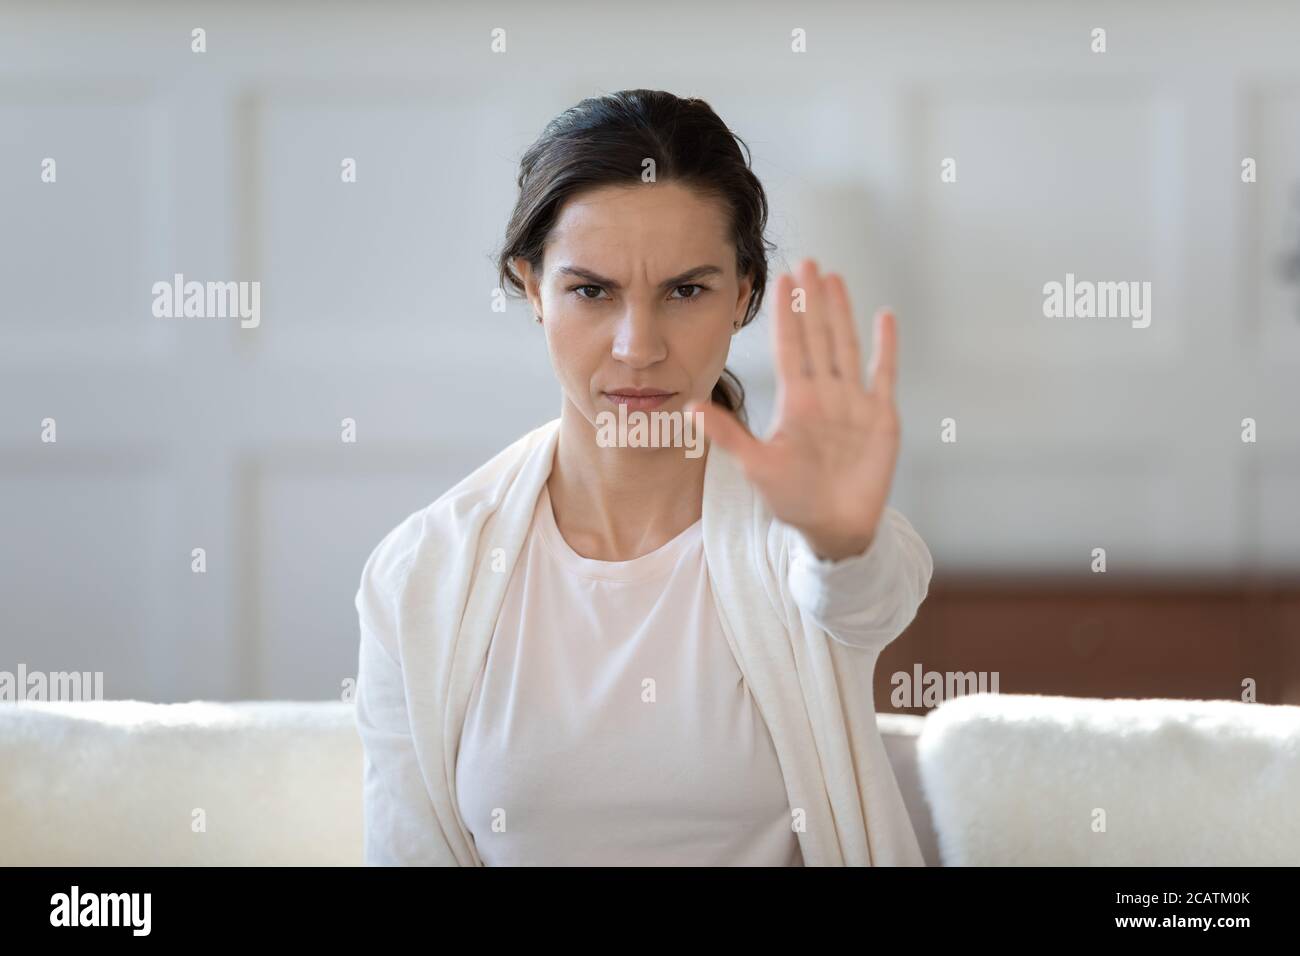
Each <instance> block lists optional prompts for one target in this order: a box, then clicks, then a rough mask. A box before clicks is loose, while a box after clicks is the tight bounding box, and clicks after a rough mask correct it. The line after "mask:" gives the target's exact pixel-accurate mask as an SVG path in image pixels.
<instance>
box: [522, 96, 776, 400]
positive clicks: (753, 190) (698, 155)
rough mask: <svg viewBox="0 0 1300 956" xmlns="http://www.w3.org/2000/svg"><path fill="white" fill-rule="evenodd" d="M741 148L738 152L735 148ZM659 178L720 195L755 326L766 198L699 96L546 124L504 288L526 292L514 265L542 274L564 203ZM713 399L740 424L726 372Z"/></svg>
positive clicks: (617, 101)
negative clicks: (650, 169)
mask: <svg viewBox="0 0 1300 956" xmlns="http://www.w3.org/2000/svg"><path fill="white" fill-rule="evenodd" d="M742 146H743V147H744V149H745V153H744V154H743V155H742V154H741V151H740V147H742ZM646 158H651V159H653V160H654V163H655V180H656V181H657V182H669V181H672V182H677V183H680V184H681V185H683V186H687V187H689V188H692V189H694V190H696V191H697V192H699V193H701V194H703V195H706V196H712V197H715V198H717V199H720V200H721V201H722V203H723V205H724V207H725V208H726V209H727V210H728V213H729V219H730V222H729V226H730V231H731V238H732V242H733V243H734V245H735V247H736V271H737V274H738V275H739V276H741V277H742V278H743V277H745V276H751V277H752V279H753V286H752V288H751V289H750V293H749V306H748V308H747V309H746V310H745V317H744V319H743V320H742V321H741V326H742V328H743V327H744V326H746V325H748V324H749V323H750V322H752V321H753V320H754V317H755V316H757V315H758V310H759V307H760V306H761V305H762V303H763V292H764V290H765V289H766V287H767V255H768V253H769V252H770V251H772V250H773V249H775V246H774V245H773V244H772V243H770V242H768V241H767V239H766V238H765V237H764V235H763V233H764V230H765V229H766V228H767V209H768V207H767V195H766V194H765V193H764V192H763V186H762V184H761V183H759V181H758V178H757V177H756V176H755V175H754V173H753V171H752V170H751V169H750V154H749V147H748V146H747V145H746V144H745V142H744V140H742V139H741V138H740V137H739V136H737V135H736V134H734V133H732V132H731V130H730V129H728V128H727V125H726V124H725V123H723V122H722V120H721V119H720V118H719V117H718V114H717V113H715V112H713V108H712V107H710V106H709V104H708V103H706V102H704V100H701V99H696V98H693V97H692V98H686V99H683V98H680V97H677V96H674V95H673V94H672V93H665V92H662V91H660V90H621V91H619V92H617V93H608V94H606V95H604V96H599V97H589V98H587V99H584V100H583V101H582V102H580V103H578V104H577V105H576V106H572V107H570V108H569V109H567V110H565V111H564V112H563V113H561V114H560V115H559V116H557V117H555V118H554V119H553V120H551V121H550V122H549V123H548V124H547V125H546V128H545V129H544V130H543V131H542V135H541V136H539V137H538V139H537V141H536V142H535V143H533V144H532V145H531V146H529V147H528V149H527V150H526V151H525V152H524V155H523V158H522V159H521V160H520V162H519V180H518V182H519V198H518V200H517V201H516V202H515V208H514V211H513V212H512V213H511V215H510V223H509V225H508V226H507V227H506V237H505V244H504V245H503V246H502V248H501V251H500V253H499V254H498V256H497V262H496V265H497V275H498V279H499V281H500V283H501V288H502V289H506V288H513V289H515V290H516V291H517V292H520V293H523V292H524V291H525V287H524V283H523V281H522V280H521V279H520V278H519V276H518V275H517V274H516V273H515V271H514V269H513V267H512V265H511V260H512V259H514V258H515V257H516V256H518V257H520V258H522V259H524V260H525V261H526V262H528V263H529V264H530V265H531V266H532V267H533V269H535V270H540V269H541V265H542V254H543V251H544V249H545V245H546V240H547V236H548V235H549V234H550V231H551V229H552V227H553V226H554V225H555V221H556V219H557V217H558V216H559V214H560V209H561V207H562V206H563V205H564V202H565V201H566V200H567V199H569V198H570V197H572V196H574V195H575V194H577V193H579V192H581V191H584V190H587V189H592V188H595V187H598V186H606V185H613V184H624V185H627V184H634V183H640V182H642V178H641V177H642V170H643V166H642V163H643V161H644V160H645V159H646ZM711 398H712V400H713V401H714V402H715V403H717V404H719V405H721V406H723V407H724V408H726V409H728V410H729V411H731V412H732V413H734V414H735V415H736V417H737V418H739V419H740V420H741V422H744V423H746V424H747V416H746V412H745V388H744V386H743V385H742V384H741V383H740V379H738V378H737V377H736V375H735V373H734V372H732V371H731V370H730V369H725V368H724V369H723V370H722V376H721V377H720V378H719V379H718V383H717V384H716V385H715V386H714V387H713V394H712V396H711Z"/></svg>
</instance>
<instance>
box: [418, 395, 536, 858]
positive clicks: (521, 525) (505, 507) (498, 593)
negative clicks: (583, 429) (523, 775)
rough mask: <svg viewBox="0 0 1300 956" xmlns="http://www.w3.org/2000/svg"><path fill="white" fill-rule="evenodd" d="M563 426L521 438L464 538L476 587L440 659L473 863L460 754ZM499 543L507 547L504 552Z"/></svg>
mask: <svg viewBox="0 0 1300 956" xmlns="http://www.w3.org/2000/svg"><path fill="white" fill-rule="evenodd" d="M559 425H560V420H559V419H558V418H556V419H553V420H551V421H550V422H548V423H547V424H545V425H542V426H541V427H540V428H537V429H535V430H533V431H532V432H530V433H529V434H528V435H527V436H525V438H524V440H523V442H522V443H521V444H522V445H523V447H522V448H521V449H520V450H519V453H518V455H516V456H515V457H514V458H513V459H512V460H510V461H508V462H507V466H508V468H507V471H506V472H505V474H504V475H503V476H502V478H501V480H500V483H499V484H498V485H497V486H496V488H494V489H493V493H492V494H491V496H490V500H489V501H488V502H487V503H486V508H485V509H484V511H485V512H486V513H485V514H483V515H482V516H481V517H480V519H479V525H478V529H477V533H470V534H468V535H466V537H465V538H463V539H462V540H466V541H467V546H466V549H465V551H464V553H463V556H465V557H468V558H469V560H470V561H471V562H472V563H471V564H470V566H469V567H468V568H467V569H466V570H467V573H468V574H469V576H470V577H469V582H468V584H469V593H468V596H467V598H466V600H465V603H464V605H463V614H462V615H460V616H459V617H458V618H457V625H458V626H456V627H453V628H452V630H453V632H454V635H455V640H454V644H453V646H452V649H451V653H450V655H449V656H448V657H446V658H443V660H442V661H441V662H440V663H442V664H444V665H445V666H446V667H447V671H448V672H447V674H446V679H445V680H440V681H439V683H440V684H441V685H442V686H443V687H445V688H446V698H445V705H446V706H445V711H444V717H443V726H442V730H443V733H442V754H441V758H442V766H443V782H442V786H443V787H444V788H445V789H444V790H443V792H444V793H447V794H449V795H450V804H451V815H452V816H454V818H455V821H454V824H455V832H458V833H459V835H460V839H459V844H460V848H459V850H458V851H457V852H456V856H457V857H458V858H460V859H461V860H462V863H464V862H469V863H470V864H471V865H473V866H483V860H482V858H481V857H480V856H479V854H478V851H477V849H476V848H475V845H474V838H473V835H472V834H471V833H470V832H469V829H468V828H467V827H466V826H465V821H464V819H463V818H462V817H461V813H460V805H459V803H458V801H457V800H456V754H457V752H458V750H459V748H460V736H461V730H462V728H463V727H464V724H465V715H466V713H467V712H468V711H469V699H470V696H471V694H472V692H473V689H474V681H475V680H476V679H477V677H478V673H479V671H480V670H481V669H482V667H483V663H484V661H485V660H486V659H487V652H488V646H489V645H490V644H491V642H492V634H493V631H495V630H496V622H497V618H498V617H499V616H500V614H501V606H502V604H503V603H504V601H505V596H506V589H507V586H508V584H509V582H510V575H511V573H512V572H513V570H514V567H515V564H516V563H517V562H518V560H519V555H520V553H521V552H522V550H523V546H524V542H525V539H526V538H527V536H528V528H529V525H530V524H531V523H532V517H533V509H534V508H535V507H536V505H537V497H538V495H540V494H541V491H542V486H543V485H544V484H545V483H546V479H547V477H548V476H549V475H550V473H551V462H552V460H553V457H554V453H555V445H556V441H557V440H558V437H559ZM453 540H455V539H453ZM498 548H500V549H501V551H500V552H499V553H498V552H497V549H498ZM497 569H504V570H497ZM453 573H454V572H453ZM462 593H464V592H463V591H462ZM449 823H450V821H444V830H445V831H447V832H448V837H449V839H450V836H451V827H450V826H449V825H448V824H449Z"/></svg>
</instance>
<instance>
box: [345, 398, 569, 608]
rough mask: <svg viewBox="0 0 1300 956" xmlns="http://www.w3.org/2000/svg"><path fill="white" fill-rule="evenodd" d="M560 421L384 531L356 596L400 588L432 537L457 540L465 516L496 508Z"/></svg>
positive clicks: (377, 594) (501, 453) (391, 592)
mask: <svg viewBox="0 0 1300 956" xmlns="http://www.w3.org/2000/svg"><path fill="white" fill-rule="evenodd" d="M558 423H559V421H558V419H556V420H553V421H551V422H548V423H547V424H545V425H542V426H541V427H539V428H536V429H533V430H532V431H530V432H528V433H526V434H525V435H523V436H522V437H520V438H519V439H517V440H516V441H514V442H512V443H511V444H510V445H509V446H507V447H506V448H504V449H502V450H501V451H499V452H498V453H497V454H495V455H493V456H492V458H490V459H489V460H488V461H486V462H484V463H483V464H482V465H480V466H479V467H478V468H476V469H474V471H472V472H470V473H469V474H468V475H466V476H465V477H464V478H462V479H461V480H460V481H458V482H457V483H456V484H455V485H453V486H452V487H451V488H449V489H447V490H446V491H445V492H443V493H442V494H441V495H439V496H438V497H437V498H436V499H434V501H432V502H431V503H430V504H427V505H425V506H424V507H422V508H420V509H418V510H417V511H413V512H411V513H410V514H409V515H407V516H406V517H405V518H403V519H402V520H401V521H400V522H399V523H398V524H397V525H396V526H395V527H393V528H392V529H391V530H390V531H388V533H387V534H385V535H384V537H383V538H382V539H380V541H379V543H378V544H377V545H376V546H375V547H374V549H373V550H372V551H371V552H370V554H369V556H368V557H367V558H366V561H365V565H364V566H363V568H362V571H361V586H360V589H359V591H358V601H360V600H362V598H363V597H367V596H374V597H382V596H384V595H395V594H397V593H400V591H401V589H402V587H403V585H404V583H405V580H406V577H407V575H408V573H409V571H410V569H411V566H412V564H413V563H414V562H415V559H416V558H417V557H418V555H419V554H420V552H421V550H422V549H423V548H424V547H426V546H427V545H428V543H429V542H430V541H436V540H439V539H445V540H458V538H457V529H458V528H460V527H462V526H463V525H464V523H465V520H466V518H467V517H469V516H472V515H473V514H475V513H476V512H479V511H481V510H483V509H488V510H492V509H495V508H496V507H497V506H498V505H499V504H500V502H501V500H502V499H503V498H504V496H505V494H506V492H507V491H508V490H509V487H510V484H511V483H512V482H513V480H514V478H515V477H516V476H517V475H518V473H519V470H520V468H521V467H522V466H523V463H524V461H526V460H527V458H528V456H529V454H530V453H531V452H533V451H536V450H537V449H538V447H539V445H540V443H542V442H544V441H545V440H546V439H547V438H548V437H549V435H550V432H551V430H553V429H554V428H555V427H557V426H558Z"/></svg>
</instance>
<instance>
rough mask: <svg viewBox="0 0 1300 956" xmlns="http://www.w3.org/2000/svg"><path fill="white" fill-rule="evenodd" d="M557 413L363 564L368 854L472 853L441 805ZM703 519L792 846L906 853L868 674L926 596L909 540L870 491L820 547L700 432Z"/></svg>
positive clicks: (870, 860) (825, 856) (391, 858)
mask: <svg viewBox="0 0 1300 956" xmlns="http://www.w3.org/2000/svg"><path fill="white" fill-rule="evenodd" d="M559 424H560V420H559V419H558V418H557V419H554V420H552V421H550V422H548V423H547V424H545V425H543V426H541V427H540V428H537V429H535V430H533V431H531V432H529V433H528V434H526V435H524V436H523V437H522V438H520V439H519V440H518V441H516V442H515V443H514V444H512V445H510V446H509V447H508V448H506V449H505V450H504V451H502V452H500V453H498V454H497V455H496V456H495V457H493V458H492V459H491V460H490V461H488V462H487V463H486V464H484V465H482V466H481V467H480V468H478V469H477V470H476V471H474V472H473V473H472V474H470V475H469V476H468V477H466V478H465V479H464V480H462V481H461V482H460V483H459V484H457V485H456V486H455V487H454V488H452V489H451V490H449V491H447V492H446V493H445V494H443V495H442V496H441V497H439V498H438V499H437V500H436V501H434V502H433V503H432V504H430V505H429V506H427V507H425V508H423V509H421V510H419V511H416V512H414V513H413V514H411V515H410V516H409V517H407V518H406V519H405V520H403V521H402V522H401V523H400V524H399V525H398V526H397V527H396V528H394V529H393V530H392V531H390V532H389V533H388V534H387V535H386V536H385V537H384V539H383V540H382V541H381V542H380V543H379V544H378V546H376V548H375V549H374V551H373V552H372V553H371V554H370V557H369V558H368V559H367V561H366V564H365V568H364V570H363V571H362V575H361V584H360V587H359V589H358V591H357V595H356V608H357V612H358V615H359V619H360V630H361V642H360V652H359V658H358V671H357V688H356V696H355V705H356V722H357V729H358V732H359V734H360V736H361V741H362V746H363V750H364V771H363V781H362V786H363V807H364V816H365V820H364V826H365V838H364V859H365V862H366V863H367V864H388V865H392V864H407V865H442V866H482V865H483V864H482V860H480V859H479V856H478V854H477V852H476V851H475V847H474V840H473V837H472V836H471V835H470V833H469V831H468V830H466V828H465V826H464V823H463V821H462V820H461V817H460V812H459V808H458V807H457V805H456V799H455V794H456V786H455V766H456V752H457V747H458V745H459V741H460V732H461V727H462V725H463V723H464V719H465V713H466V710H467V708H468V706H469V697H470V692H471V690H472V689H473V684H474V680H475V678H476V677H477V675H478V672H479V670H480V668H481V667H482V665H483V662H484V659H485V655H486V654H487V649H488V645H489V643H490V642H491V639H492V634H493V631H494V629H495V625H496V620H497V615H498V614H499V612H500V609H501V605H502V602H503V600H504V598H505V593H506V585H507V583H508V582H509V579H510V573H511V571H512V569H513V568H514V566H515V562H516V560H517V559H518V557H519V555H520V553H521V550H522V548H523V545H524V541H525V538H526V535H527V531H528V527H529V524H530V521H531V519H532V516H533V509H534V507H535V506H536V503H537V498H538V495H539V494H540V493H541V489H542V486H543V485H544V484H545V482H546V479H547V477H548V476H549V474H550V471H551V463H552V461H553V456H554V452H555V447H556V441H557V438H558V436H559ZM702 520H703V533H704V552H705V560H706V562H707V565H708V569H709V576H710V579H711V584H712V587H713V592H714V596H715V601H716V604H717V607H718V613H719V616H720V618H721V621H722V628H723V632H724V633H725V635H726V637H727V641H728V643H729V645H730V647H731V651H732V654H733V655H735V658H736V661H737V663H738V665H739V666H740V670H741V672H742V674H743V675H744V677H745V680H746V683H747V684H748V685H749V688H750V690H751V692H752V694H753V696H754V700H755V703H756V705H757V706H758V709H759V712H760V714H761V715H762V716H763V718H764V720H765V722H766V724H767V727H768V730H769V732H770V733H771V735H772V742H773V744H774V746H775V748H776V752H777V757H778V759H779V761H780V765H781V771H782V774H783V776H784V778H785V785H786V790H787V792H788V795H789V798H790V807H791V810H792V821H793V822H792V825H793V826H795V827H796V832H797V834H798V839H799V846H800V850H801V852H802V854H803V858H804V863H805V864H806V865H807V866H870V865H875V866H899V865H903V866H923V865H924V860H923V858H922V856H921V850H920V847H919V845H918V844H917V840H916V834H915V832H914V831H913V829H912V824H911V820H910V818H909V817H908V814H907V808H906V807H905V805H904V803H903V797H902V794H901V792H900V791H899V789H898V783H897V781H896V780H895V778H894V774H893V770H892V768H891V767H890V763H889V758H888V756H887V755H886V753H885V747H884V742H883V741H882V740H881V737H880V732H879V730H878V728H877V726H876V713H875V706H874V702H873V698H872V675H873V672H874V670H875V663H876V658H877V655H878V654H879V652H880V649H881V648H883V647H884V646H885V645H886V644H888V643H889V642H890V641H892V640H893V639H894V638H895V637H897V636H898V635H899V634H900V633H902V631H903V629H904V628H905V627H907V625H908V624H909V623H911V621H912V619H913V618H914V617H915V614H916V610H917V608H918V607H919V605H920V603H921V601H922V600H924V598H925V595H926V592H927V590H928V588H929V582H930V576H931V573H932V571H933V562H932V560H931V557H930V552H929V550H928V549H927V548H926V546H925V543H924V542H923V541H922V540H921V538H920V536H919V535H918V534H917V533H916V531H915V530H914V529H913V528H912V526H911V524H910V523H909V522H908V521H907V519H906V518H904V517H903V516H902V515H901V514H900V513H899V512H897V511H896V510H894V509H893V508H889V507H886V509H885V512H884V515H883V516H882V518H881V523H880V527H879V529H878V531H877V533H876V536H875V539H874V540H873V542H872V545H871V547H870V548H868V549H867V551H866V552H865V553H864V554H863V555H860V556H857V557H854V558H849V559H846V560H845V561H841V562H838V563H833V562H822V561H819V560H818V559H817V558H816V557H815V556H814V555H813V554H812V552H811V551H810V550H809V549H808V547H807V545H806V543H805V542H804V540H803V536H802V535H800V534H799V533H798V532H797V531H795V530H794V529H793V528H791V527H789V526H788V525H785V524H783V523H782V522H780V521H777V520H775V519H774V518H773V516H772V514H771V512H770V511H768V509H767V507H766V505H765V503H764V502H763V500H762V498H761V497H760V496H759V494H758V493H757V491H756V490H755V489H754V487H753V486H752V485H751V484H750V483H749V482H748V481H747V480H746V479H745V477H744V473H743V472H742V470H741V468H740V465H739V462H737V461H736V460H735V458H734V457H733V456H731V455H728V454H727V453H726V452H724V451H723V450H722V449H721V448H720V447H717V446H713V445H710V447H709V450H708V457H707V459H706V461H705V475H704V497H703V502H702Z"/></svg>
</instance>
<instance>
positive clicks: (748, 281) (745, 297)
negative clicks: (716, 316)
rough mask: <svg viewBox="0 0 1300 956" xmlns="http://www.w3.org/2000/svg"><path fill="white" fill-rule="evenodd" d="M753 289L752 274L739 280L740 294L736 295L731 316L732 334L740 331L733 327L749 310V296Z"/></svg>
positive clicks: (741, 320)
mask: <svg viewBox="0 0 1300 956" xmlns="http://www.w3.org/2000/svg"><path fill="white" fill-rule="evenodd" d="M753 290H754V276H753V275H752V274H750V275H747V276H745V277H744V278H742V279H741V280H740V294H739V295H738V296H737V297H736V309H735V315H733V316H732V317H731V324H732V327H733V329H732V334H733V335H734V334H735V333H736V332H738V331H740V330H739V329H736V328H735V325H736V323H737V322H743V321H744V319H745V313H746V312H748V311H749V296H750V293H751V292H753Z"/></svg>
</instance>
